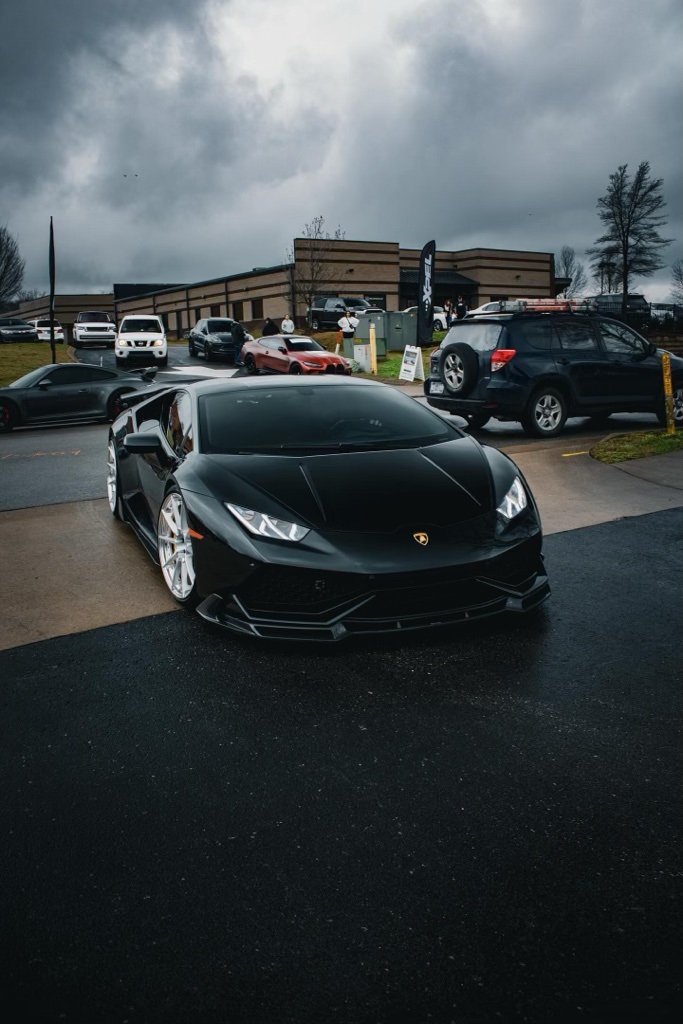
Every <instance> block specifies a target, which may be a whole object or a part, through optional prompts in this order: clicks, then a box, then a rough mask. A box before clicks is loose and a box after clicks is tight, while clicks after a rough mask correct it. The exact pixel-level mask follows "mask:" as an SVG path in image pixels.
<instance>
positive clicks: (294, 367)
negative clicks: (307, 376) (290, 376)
mask: <svg viewBox="0 0 683 1024" xmlns="http://www.w3.org/2000/svg"><path fill="white" fill-rule="evenodd" d="M289 372H290V373H301V366H300V364H299V363H290V364H289Z"/></svg>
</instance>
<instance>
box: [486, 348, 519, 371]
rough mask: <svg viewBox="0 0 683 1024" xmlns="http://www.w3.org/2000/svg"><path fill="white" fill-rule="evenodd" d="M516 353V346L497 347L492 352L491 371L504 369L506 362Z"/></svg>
mask: <svg viewBox="0 0 683 1024" xmlns="http://www.w3.org/2000/svg"><path fill="white" fill-rule="evenodd" d="M514 354H515V350H514V348H497V349H496V351H495V352H492V353H491V373H493V372H494V371H495V370H502V369H503V367H504V366H505V364H506V363H509V362H510V360H511V359H512V357H513V356H514Z"/></svg>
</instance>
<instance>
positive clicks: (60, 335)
mask: <svg viewBox="0 0 683 1024" xmlns="http://www.w3.org/2000/svg"><path fill="white" fill-rule="evenodd" d="M28 323H29V324H31V326H32V327H35V329H36V332H37V334H38V341H49V340H50V321H49V319H47V320H29V321H28ZM54 332H55V341H58V342H60V343H61V342H63V341H64V328H63V327H62V325H61V324H60V323H59V321H58V320H55V321H54Z"/></svg>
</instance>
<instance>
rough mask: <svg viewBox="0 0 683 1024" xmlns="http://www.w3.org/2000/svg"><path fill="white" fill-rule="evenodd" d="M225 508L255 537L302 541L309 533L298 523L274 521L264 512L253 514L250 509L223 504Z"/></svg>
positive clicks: (272, 517)
mask: <svg viewBox="0 0 683 1024" xmlns="http://www.w3.org/2000/svg"><path fill="white" fill-rule="evenodd" d="M225 507H226V508H227V509H228V511H229V512H232V514H233V515H234V517H235V519H237V521H238V522H240V523H241V524H242V526H246V528H247V530H249V533H253V534H255V535H256V536H257V537H269V538H270V539H271V540H290V541H297V540H303V539H304V537H305V536H306V534H307V533H310V532H311V531H310V530H309V529H308V528H307V527H305V526H299V524H298V523H288V522H286V521H285V520H284V519H275V517H274V516H267V515H266V514H265V513H264V512H255V511H254V510H253V509H251V508H242V507H241V506H240V505H231V504H230V503H229V502H226V503H225Z"/></svg>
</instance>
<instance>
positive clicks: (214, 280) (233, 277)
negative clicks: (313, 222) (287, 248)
mask: <svg viewBox="0 0 683 1024" xmlns="http://www.w3.org/2000/svg"><path fill="white" fill-rule="evenodd" d="M293 266H294V264H293V263H278V264H277V266H274V267H259V269H258V270H247V271H244V272H243V273H242V274H223V275H222V276H221V277H210V278H208V280H206V281H192V283H191V284H179V285H176V286H175V287H172V288H161V289H160V290H158V291H151V292H141V293H140V294H139V295H131V296H129V297H126V298H125V299H119V300H118V301H119V302H128V301H129V299H130V300H134V299H145V298H147V297H148V296H150V295H168V294H169V293H170V292H182V291H189V290H190V289H191V288H203V287H205V286H206V285H209V284H220V283H221V282H222V281H237V280H241V279H242V278H245V277H261V276H262V275H263V274H272V273H273V271H275V270H289V268H290V267H293ZM124 283H125V282H124Z"/></svg>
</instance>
